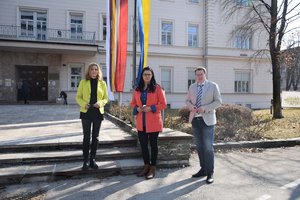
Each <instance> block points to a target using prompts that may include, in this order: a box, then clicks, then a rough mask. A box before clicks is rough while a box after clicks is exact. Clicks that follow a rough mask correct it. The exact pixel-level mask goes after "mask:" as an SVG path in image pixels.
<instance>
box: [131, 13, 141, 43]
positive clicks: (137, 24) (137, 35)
mask: <svg viewBox="0 0 300 200" xmlns="http://www.w3.org/2000/svg"><path fill="white" fill-rule="evenodd" d="M133 20H134V19H133ZM135 24H136V43H140V34H139V33H140V24H139V20H138V18H137V19H136V22H135ZM132 28H134V27H133V26H132ZM133 31H134V30H133ZM133 31H132V32H133Z"/></svg>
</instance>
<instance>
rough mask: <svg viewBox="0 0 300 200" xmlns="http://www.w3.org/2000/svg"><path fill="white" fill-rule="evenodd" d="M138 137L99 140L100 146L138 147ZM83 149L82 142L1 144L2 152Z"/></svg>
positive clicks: (0, 150)
mask: <svg viewBox="0 0 300 200" xmlns="http://www.w3.org/2000/svg"><path fill="white" fill-rule="evenodd" d="M136 146H137V139H136V138H134V137H130V138H128V139H121V140H106V141H99V145H98V148H114V147H136ZM73 149H82V142H55V143H28V144H17V145H9V144H4V145H1V146H0V153H9V152H37V151H57V150H73Z"/></svg>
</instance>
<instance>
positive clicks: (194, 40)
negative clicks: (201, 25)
mask: <svg viewBox="0 0 300 200" xmlns="http://www.w3.org/2000/svg"><path fill="white" fill-rule="evenodd" d="M188 46H189V47H198V25H195V24H189V26H188Z"/></svg>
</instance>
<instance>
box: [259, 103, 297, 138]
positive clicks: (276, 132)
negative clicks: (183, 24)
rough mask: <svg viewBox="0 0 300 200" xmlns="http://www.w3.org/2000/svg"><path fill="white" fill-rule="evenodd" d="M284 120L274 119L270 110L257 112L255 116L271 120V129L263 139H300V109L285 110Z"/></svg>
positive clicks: (264, 134)
mask: <svg viewBox="0 0 300 200" xmlns="http://www.w3.org/2000/svg"><path fill="white" fill-rule="evenodd" d="M282 113H283V116H284V118H282V119H272V115H271V114H270V110H256V111H254V114H255V115H262V116H263V117H264V118H266V119H268V118H269V119H270V120H272V121H271V123H272V124H271V127H270V129H269V130H266V131H265V132H264V133H263V137H264V138H267V139H286V138H295V137H300V109H297V108H293V109H283V110H282Z"/></svg>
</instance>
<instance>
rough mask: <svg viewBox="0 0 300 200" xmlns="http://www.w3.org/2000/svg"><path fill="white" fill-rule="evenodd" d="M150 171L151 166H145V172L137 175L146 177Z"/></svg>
mask: <svg viewBox="0 0 300 200" xmlns="http://www.w3.org/2000/svg"><path fill="white" fill-rule="evenodd" d="M149 170H150V165H144V169H143V171H141V172H140V173H138V174H137V176H138V177H142V176H145V175H146V174H147V173H148V172H149Z"/></svg>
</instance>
